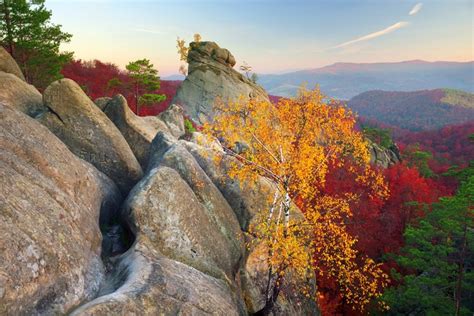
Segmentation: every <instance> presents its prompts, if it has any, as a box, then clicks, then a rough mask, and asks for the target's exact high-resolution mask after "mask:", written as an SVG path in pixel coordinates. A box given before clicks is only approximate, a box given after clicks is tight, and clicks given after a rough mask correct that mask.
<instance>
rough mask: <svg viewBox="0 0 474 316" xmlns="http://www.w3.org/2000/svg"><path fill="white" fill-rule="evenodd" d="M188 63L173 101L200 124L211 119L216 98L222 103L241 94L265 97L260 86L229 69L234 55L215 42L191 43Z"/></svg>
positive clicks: (266, 97)
mask: <svg viewBox="0 0 474 316" xmlns="http://www.w3.org/2000/svg"><path fill="white" fill-rule="evenodd" d="M188 64H189V67H188V75H187V76H186V79H185V80H184V81H183V82H182V83H181V85H180V86H179V88H178V90H177V92H176V95H175V97H174V98H173V102H172V103H174V104H179V105H181V106H182V107H183V108H184V110H185V111H186V114H188V115H189V116H190V117H191V118H192V119H193V120H195V121H197V122H199V123H203V122H205V121H208V120H209V119H212V117H213V110H212V109H213V106H214V104H215V102H216V99H217V98H220V99H221V100H223V101H224V102H226V101H228V100H234V99H237V98H239V97H241V96H243V97H244V98H261V99H264V100H268V95H267V94H266V92H265V91H264V90H263V88H261V87H260V86H258V85H257V84H255V83H253V82H252V81H250V80H249V79H247V78H246V77H245V76H243V75H242V74H241V73H239V72H237V71H236V70H234V69H233V68H232V67H233V66H234V65H235V58H234V56H232V54H231V53H230V52H229V51H228V50H227V49H224V48H220V47H219V46H218V45H217V44H216V43H214V42H192V43H191V44H190V50H189V52H188Z"/></svg>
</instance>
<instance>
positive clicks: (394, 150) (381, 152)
mask: <svg viewBox="0 0 474 316" xmlns="http://www.w3.org/2000/svg"><path fill="white" fill-rule="evenodd" d="M369 151H370V163H371V164H374V165H376V166H379V167H382V168H388V167H391V166H393V165H395V164H397V163H399V162H400V161H401V158H400V152H399V149H398V147H397V146H396V145H392V146H391V147H390V148H384V147H382V146H380V145H378V144H376V143H374V142H372V141H370V140H369Z"/></svg>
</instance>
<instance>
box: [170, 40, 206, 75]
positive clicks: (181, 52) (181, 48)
mask: <svg viewBox="0 0 474 316" xmlns="http://www.w3.org/2000/svg"><path fill="white" fill-rule="evenodd" d="M201 39H202V37H201V35H200V34H199V33H196V34H194V36H193V42H194V43H199V42H200V41H201ZM176 49H177V50H178V56H179V60H180V61H183V62H187V60H188V52H189V49H190V47H189V46H187V45H186V41H185V40H184V39H182V38H179V37H178V38H177V39H176ZM179 72H180V73H181V74H183V75H186V74H187V72H188V69H187V67H186V65H185V64H181V65H180V66H179Z"/></svg>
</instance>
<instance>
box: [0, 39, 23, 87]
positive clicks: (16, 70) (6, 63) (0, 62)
mask: <svg viewBox="0 0 474 316" xmlns="http://www.w3.org/2000/svg"><path fill="white" fill-rule="evenodd" d="M0 71H3V72H6V73H10V74H13V75H15V76H16V77H18V78H20V79H21V80H23V81H26V80H25V76H23V73H22V72H21V69H20V67H18V64H17V63H16V61H15V60H14V59H13V57H12V56H11V55H10V54H9V53H8V52H7V51H6V50H5V48H3V47H1V46H0Z"/></svg>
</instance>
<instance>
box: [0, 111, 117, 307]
mask: <svg viewBox="0 0 474 316" xmlns="http://www.w3.org/2000/svg"><path fill="white" fill-rule="evenodd" d="M0 178H1V179H2V185H1V186H0V314H1V315H38V314H44V315H53V314H54V315H56V314H65V313H67V312H68V311H69V310H70V309H71V308H73V307H74V306H77V305H79V304H80V303H81V302H83V301H87V300H90V299H92V298H94V297H95V296H96V295H97V292H98V290H99V286H100V283H101V281H102V280H103V279H104V273H105V272H104V267H103V264H102V261H101V258H100V250H101V233H100V230H99V225H98V223H99V216H100V215H101V214H102V216H104V217H111V216H112V217H113V214H115V212H116V211H118V210H119V204H120V202H121V194H120V193H119V191H118V189H117V187H116V186H115V185H114V183H113V182H112V181H111V180H110V179H108V178H107V177H106V176H105V175H103V174H102V173H100V172H99V171H98V170H97V169H96V168H94V167H93V166H92V165H90V164H89V163H87V162H85V161H83V160H81V159H79V158H78V157H76V156H75V155H74V154H73V153H71V152H70V151H69V149H68V148H67V147H66V146H65V145H64V144H63V143H62V142H61V141H60V140H59V139H58V138H57V137H56V136H55V135H54V134H52V133H51V132H50V131H49V130H48V129H47V128H46V127H44V126H42V125H41V124H39V123H38V122H36V121H35V120H33V119H32V118H30V117H28V116H26V115H25V114H23V113H21V112H19V111H16V110H15V109H12V108H10V107H6V106H4V105H1V104H0Z"/></svg>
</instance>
